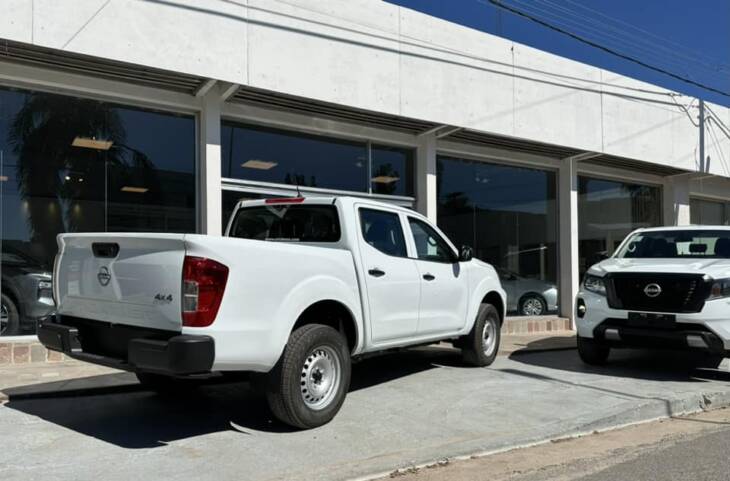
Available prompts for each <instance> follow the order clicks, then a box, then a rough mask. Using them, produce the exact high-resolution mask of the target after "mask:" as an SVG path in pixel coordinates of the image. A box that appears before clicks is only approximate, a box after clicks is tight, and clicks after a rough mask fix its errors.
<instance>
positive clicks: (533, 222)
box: [437, 156, 558, 315]
mask: <svg viewBox="0 0 730 481" xmlns="http://www.w3.org/2000/svg"><path fill="white" fill-rule="evenodd" d="M437 169H438V172H437V174H438V177H437V185H438V202H439V203H438V225H439V227H440V228H441V229H442V230H443V231H444V232H445V233H446V234H448V236H449V237H450V238H451V240H452V241H453V242H454V243H455V244H456V245H457V246H461V245H463V244H465V245H469V246H471V247H473V249H474V256H475V257H477V258H479V259H482V260H484V261H486V262H489V263H490V264H492V265H493V266H494V267H495V268H497V270H498V273H499V275H500V279H501V281H502V286H503V287H504V289H505V290H506V291H507V300H508V311H509V313H510V314H513V315H515V314H517V315H541V314H548V313H554V312H556V311H557V302H558V301H557V300H558V290H557V269H558V267H557V244H556V235H557V234H556V229H557V210H556V202H555V201H556V175H555V173H554V172H549V171H544V170H538V169H529V168H522V167H511V166H506V165H498V164H492V163H487V162H480V161H473V160H465V159H457V158H452V157H445V156H439V158H438V166H437Z"/></svg>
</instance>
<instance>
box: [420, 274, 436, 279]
mask: <svg viewBox="0 0 730 481" xmlns="http://www.w3.org/2000/svg"><path fill="white" fill-rule="evenodd" d="M423 278H424V279H425V280H427V281H432V280H434V279H436V276H434V275H433V274H424V275H423Z"/></svg>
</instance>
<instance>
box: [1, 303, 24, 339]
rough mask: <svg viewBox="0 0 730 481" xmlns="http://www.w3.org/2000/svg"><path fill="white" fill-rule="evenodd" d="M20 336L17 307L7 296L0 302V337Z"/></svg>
mask: <svg viewBox="0 0 730 481" xmlns="http://www.w3.org/2000/svg"><path fill="white" fill-rule="evenodd" d="M18 334H20V312H19V311H18V306H16V305H15V302H13V300H12V299H11V298H10V296H8V295H7V294H2V299H1V300H0V336H17V335H18Z"/></svg>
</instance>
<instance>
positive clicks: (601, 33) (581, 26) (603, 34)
mask: <svg viewBox="0 0 730 481" xmlns="http://www.w3.org/2000/svg"><path fill="white" fill-rule="evenodd" d="M482 3H483V2H482ZM513 3H519V4H521V5H522V8H523V9H524V10H527V11H529V10H532V12H533V13H534V12H537V13H538V14H539V15H543V16H549V17H552V18H551V20H552V21H553V22H554V23H559V24H562V25H564V26H569V27H570V28H572V29H573V31H583V32H585V33H587V34H588V35H589V36H592V37H594V38H595V37H598V38H604V39H606V43H617V44H621V45H622V49H623V50H624V51H627V50H628V51H633V52H637V53H640V55H642V56H643V57H650V58H653V59H655V60H656V61H658V62H660V63H662V64H663V65H671V66H673V68H678V69H680V70H682V71H683V73H684V74H685V75H687V76H688V77H690V78H691V77H692V75H691V74H690V71H689V70H688V67H689V66H691V67H692V70H700V69H701V70H705V71H707V72H711V73H712V74H713V75H721V76H723V77H725V76H726V77H727V78H728V79H729V80H730V72H728V73H723V72H721V71H719V69H718V68H717V67H716V66H714V65H708V64H707V63H705V62H701V61H699V60H698V59H696V58H694V57H690V56H687V55H684V54H682V53H681V52H676V51H674V50H671V49H668V48H667V47H665V46H663V45H659V44H656V43H654V42H651V41H648V40H646V38H645V37H640V36H638V35H636V34H632V33H630V32H626V31H622V30H619V29H616V28H615V27H613V26H611V25H610V24H606V23H599V22H597V21H596V20H595V19H591V18H590V17H586V16H584V15H581V14H578V13H576V12H574V11H573V10H571V9H569V8H566V7H564V6H562V5H559V4H556V3H554V2H552V1H550V0H531V1H530V2H524V1H522V0H513ZM540 5H542V6H540ZM662 51H664V52H662Z"/></svg>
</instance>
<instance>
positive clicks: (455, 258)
mask: <svg viewBox="0 0 730 481" xmlns="http://www.w3.org/2000/svg"><path fill="white" fill-rule="evenodd" d="M405 217H406V221H407V222H406V224H407V225H408V233H409V234H410V237H408V240H409V242H410V244H411V251H412V255H410V256H409V257H411V259H414V260H417V261H424V262H435V263H438V264H455V263H458V262H459V254H458V253H457V252H456V250H455V246H454V245H453V244H452V243H451V242H449V240H448V238H447V237H446V236H445V235H444V234H443V233H442V232H439V231H438V230H437V229H436V228H435V227H434V226H432V225H431V224H430V223H429V222H427V221H425V220H424V219H419V218H418V217H416V216H413V215H405ZM411 221H415V222H419V223H421V224H424V225H425V226H426V227H428V228H429V229H431V230H432V231H433V233H434V234H435V235H436V237H437V239H438V240H440V241H441V242H442V243H443V244H444V245H445V246H446V249H447V250H448V251H449V252H450V253H451V260H448V261H440V260H436V259H423V258H421V257H419V256H418V246H417V245H416V236H415V235H414V234H413V229H411Z"/></svg>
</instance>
